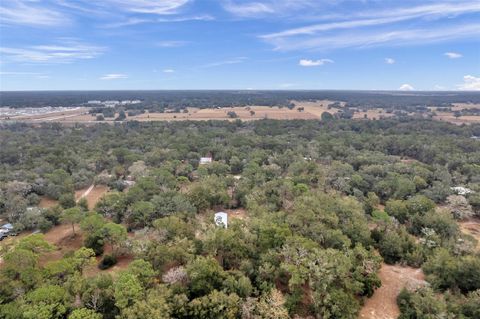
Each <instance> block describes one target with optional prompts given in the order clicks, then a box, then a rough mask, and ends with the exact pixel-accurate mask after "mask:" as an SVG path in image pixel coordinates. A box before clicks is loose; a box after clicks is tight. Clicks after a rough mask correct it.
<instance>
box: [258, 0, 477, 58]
mask: <svg viewBox="0 0 480 319" xmlns="http://www.w3.org/2000/svg"><path fill="white" fill-rule="evenodd" d="M398 3H400V2H398ZM478 12H480V2H472V1H457V2H450V1H447V2H440V3H436V4H427V5H420V6H414V7H403V8H402V7H393V8H391V9H390V10H385V11H378V10H377V11H370V12H361V11H360V12H357V13H354V14H352V15H350V16H345V15H344V16H342V15H337V16H335V15H332V16H331V17H330V18H328V22H323V23H317V24H310V25H306V26H302V27H296V28H290V29H286V30H281V31H278V32H273V33H269V34H264V35H261V36H260V38H261V39H263V40H264V41H266V42H268V43H270V44H272V45H274V47H275V49H276V50H282V51H289V50H305V49H306V50H312V49H313V50H325V49H335V48H343V47H367V46H374V45H386V44H392V45H406V44H420V43H428V42H433V41H445V40H450V39H458V38H468V37H470V38H475V37H477V36H479V35H480V24H478V22H473V20H471V21H468V20H465V22H464V24H459V23H458V19H451V18H452V17H456V16H460V15H465V14H471V13H478ZM442 19H443V20H442ZM407 20H411V21H413V22H415V25H416V28H415V29H414V28H405V26H404V25H402V24H400V23H401V22H404V21H407ZM439 20H441V21H439ZM413 22H412V23H413Z"/></svg>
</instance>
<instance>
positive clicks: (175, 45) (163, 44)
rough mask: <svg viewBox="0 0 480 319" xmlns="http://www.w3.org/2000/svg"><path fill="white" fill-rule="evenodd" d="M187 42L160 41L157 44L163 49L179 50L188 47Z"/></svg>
mask: <svg viewBox="0 0 480 319" xmlns="http://www.w3.org/2000/svg"><path fill="white" fill-rule="evenodd" d="M187 44H188V42H187V41H159V42H157V43H156V45H157V46H159V47H162V48H178V47H183V46H185V45H187Z"/></svg>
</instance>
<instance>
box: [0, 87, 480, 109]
mask: <svg viewBox="0 0 480 319" xmlns="http://www.w3.org/2000/svg"><path fill="white" fill-rule="evenodd" d="M92 100H100V101H106V100H119V101H122V100H140V101H142V102H141V103H139V104H132V105H128V106H126V107H125V108H126V109H140V110H152V111H164V110H167V109H175V110H182V109H184V108H186V107H198V108H212V107H229V106H251V105H266V106H280V107H292V104H291V101H292V100H303V101H305V100H306V101H308V100H311V101H315V100H333V101H343V102H346V105H347V106H348V107H354V108H377V107H380V108H387V109H411V108H422V107H426V106H444V107H449V106H451V104H452V103H468V102H472V103H480V93H478V92H398V91H252V90H248V91H218V90H217V91H42V92H0V107H13V108H21V107H45V106H53V107H56V106H66V107H69V106H72V107H73V106H81V105H85V104H86V103H87V102H88V101H92Z"/></svg>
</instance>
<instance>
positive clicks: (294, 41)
mask: <svg viewBox="0 0 480 319" xmlns="http://www.w3.org/2000/svg"><path fill="white" fill-rule="evenodd" d="M477 36H480V23H475V24H464V25H458V24H457V25H452V26H447V27H443V28H441V27H437V28H430V27H426V28H423V29H408V30H406V29H404V28H400V29H398V30H391V31H375V30H373V31H372V30H367V31H360V32H355V31H350V32H346V33H340V34H335V35H330V34H329V35H315V36H311V37H293V38H284V37H279V38H272V39H267V40H266V41H267V42H269V43H271V44H273V45H274V46H275V49H276V50H279V51H292V50H327V49H337V48H347V47H360V48H362V47H373V46H381V45H393V46H400V45H411V44H426V43H433V42H441V41H447V40H452V39H459V38H469V37H471V38H473V37H477Z"/></svg>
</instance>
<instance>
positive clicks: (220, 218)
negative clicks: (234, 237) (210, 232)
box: [214, 212, 228, 228]
mask: <svg viewBox="0 0 480 319" xmlns="http://www.w3.org/2000/svg"><path fill="white" fill-rule="evenodd" d="M214 221H215V225H217V226H221V227H225V228H228V214H227V213H224V212H218V213H216V214H215V218H214Z"/></svg>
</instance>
